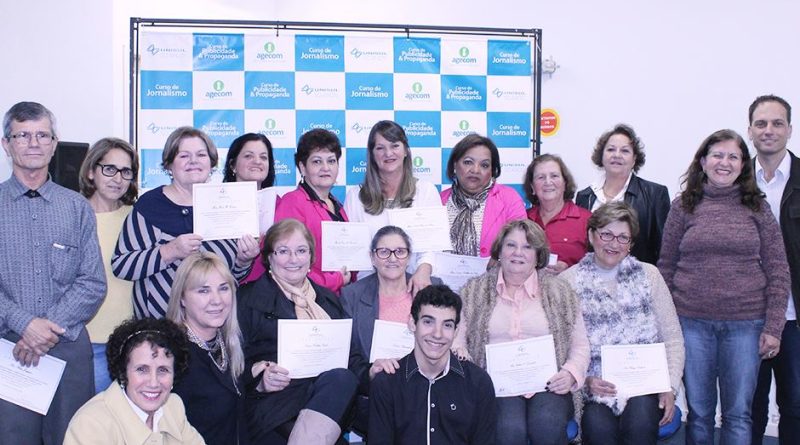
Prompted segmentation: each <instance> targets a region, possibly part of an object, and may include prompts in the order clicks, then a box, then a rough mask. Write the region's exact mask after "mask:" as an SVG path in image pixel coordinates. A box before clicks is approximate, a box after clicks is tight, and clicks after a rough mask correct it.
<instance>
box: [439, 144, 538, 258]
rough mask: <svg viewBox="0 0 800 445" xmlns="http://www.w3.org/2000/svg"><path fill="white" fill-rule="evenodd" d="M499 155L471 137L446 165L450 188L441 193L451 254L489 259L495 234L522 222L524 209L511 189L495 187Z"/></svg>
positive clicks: (517, 195)
mask: <svg viewBox="0 0 800 445" xmlns="http://www.w3.org/2000/svg"><path fill="white" fill-rule="evenodd" d="M498 176H500V153H499V152H498V151H497V146H496V145H495V144H494V142H492V140H491V139H489V138H487V137H484V136H480V135H477V134H470V135H467V136H466V137H464V139H461V140H460V141H459V142H458V143H457V144H456V146H455V147H453V151H452V152H451V153H450V159H449V160H448V161H447V177H448V178H450V181H451V182H452V183H453V186H452V187H450V188H449V189H447V190H444V191H442V193H441V197H442V204H444V205H445V207H447V218H448V221H449V223H450V242H451V243H452V245H453V253H455V254H456V255H469V256H480V257H488V256H489V255H490V250H491V247H492V242H493V241H494V239H495V237H496V236H497V232H499V231H500V228H501V227H503V226H504V225H505V224H506V223H507V222H509V221H512V220H515V219H525V205H524V204H523V203H522V198H520V196H519V193H517V192H516V191H515V190H514V189H512V188H511V187H508V186H506V185H502V184H497V178H498Z"/></svg>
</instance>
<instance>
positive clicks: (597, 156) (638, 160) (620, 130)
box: [592, 124, 644, 172]
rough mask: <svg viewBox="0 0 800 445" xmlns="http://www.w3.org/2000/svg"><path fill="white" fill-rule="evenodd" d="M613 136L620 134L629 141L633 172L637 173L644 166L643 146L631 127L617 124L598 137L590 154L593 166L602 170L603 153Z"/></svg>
mask: <svg viewBox="0 0 800 445" xmlns="http://www.w3.org/2000/svg"><path fill="white" fill-rule="evenodd" d="M615 134H621V135H623V136H625V137H627V138H628V139H630V140H631V148H632V149H633V156H634V158H635V159H634V160H633V171H634V172H638V171H639V169H640V168H642V166H643V165H644V144H642V141H641V139H639V136H636V132H635V131H633V127H631V126H630V125H626V124H617V125H616V126H614V128H612V129H611V130H609V131H606V132H605V133H603V134H602V135H600V138H599V139H598V140H597V144H596V145H595V146H594V151H593V152H592V162H594V165H596V166H598V167H600V168H603V151H604V150H605V149H606V144H608V140H609V139H611V136H614V135H615Z"/></svg>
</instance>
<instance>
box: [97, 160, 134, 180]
mask: <svg viewBox="0 0 800 445" xmlns="http://www.w3.org/2000/svg"><path fill="white" fill-rule="evenodd" d="M96 165H97V166H98V167H100V172H101V173H103V176H108V177H109V178H113V177H114V176H116V175H117V172H119V174H120V175H122V179H125V180H127V181H130V180H131V179H133V170H132V169H130V168H128V167H122V168H118V167H117V166H116V165H112V164H101V163H99V162H98V163H97V164H96Z"/></svg>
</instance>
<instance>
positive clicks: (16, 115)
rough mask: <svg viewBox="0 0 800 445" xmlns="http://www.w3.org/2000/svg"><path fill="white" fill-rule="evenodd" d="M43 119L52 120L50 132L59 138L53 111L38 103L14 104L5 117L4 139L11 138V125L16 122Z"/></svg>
mask: <svg viewBox="0 0 800 445" xmlns="http://www.w3.org/2000/svg"><path fill="white" fill-rule="evenodd" d="M43 118H47V119H49V120H50V132H51V133H53V136H54V137H57V136H58V135H57V133H56V117H55V116H54V115H53V112H52V111H50V110H48V109H47V108H46V107H45V106H44V105H42V104H40V103H38V102H19V103H17V104H14V106H12V107H11V108H9V110H8V111H7V112H6V115H5V117H3V137H4V138H6V139H9V138H10V137H11V123H12V122H14V121H17V122H25V121H38V120H40V119H43Z"/></svg>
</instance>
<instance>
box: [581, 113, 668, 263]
mask: <svg viewBox="0 0 800 445" xmlns="http://www.w3.org/2000/svg"><path fill="white" fill-rule="evenodd" d="M644 158H645V156H644V145H643V144H642V142H641V141H640V140H639V137H637V136H636V132H635V131H634V130H633V128H631V127H630V126H628V125H625V124H617V126H615V127H614V128H613V129H612V130H610V131H607V132H605V133H603V134H602V135H601V136H600V139H598V140H597V145H596V146H595V148H594V151H593V152H592V162H594V164H595V165H597V166H598V167H600V168H601V169H602V170H603V173H604V175H603V177H602V178H601V179H600V180H599V181H598V182H597V183H595V184H592V185H590V186H589V187H586V188H585V189H583V190H581V191H579V192H578V194H577V195H576V196H575V204H577V205H578V206H579V207H583V208H585V209H587V210H590V211H594V210H596V209H597V208H599V207H600V206H601V205H603V204H605V203H607V202H614V201H624V202H625V203H626V204H628V205H630V206H631V207H633V209H634V210H636V214H637V216H638V219H639V229H640V230H639V235H637V236H636V239H634V242H633V245H632V247H631V253H630V254H631V255H633V256H634V257H636V259H637V260H639V261H644V262H645V263H650V264H653V265H655V264H656V262H658V257H659V255H660V254H661V237H662V234H663V233H664V223H665V222H666V221H667V213H669V207H670V199H669V191H668V190H667V188H666V187H664V186H663V185H661V184H656V183H655V182H650V181H646V180H644V179H642V178H640V177H638V176H636V172H638V171H639V169H640V168H641V167H642V166H643V165H644Z"/></svg>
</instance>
